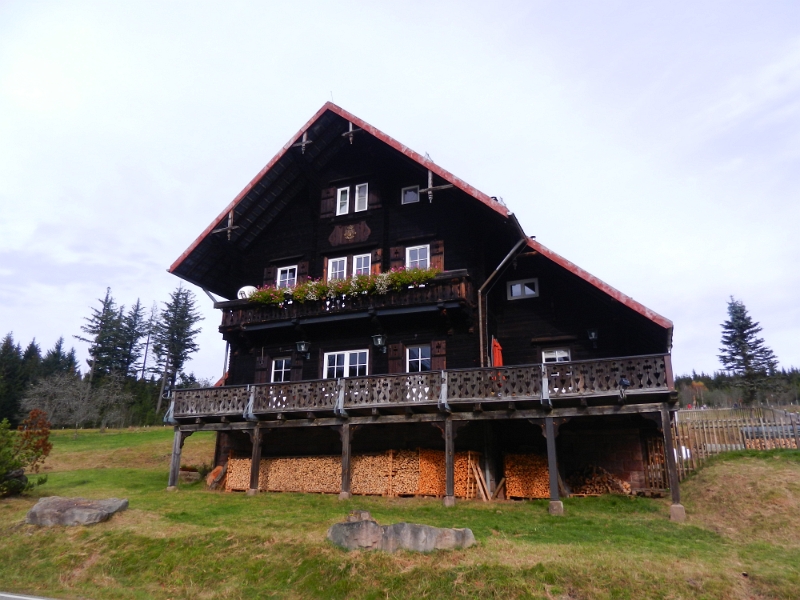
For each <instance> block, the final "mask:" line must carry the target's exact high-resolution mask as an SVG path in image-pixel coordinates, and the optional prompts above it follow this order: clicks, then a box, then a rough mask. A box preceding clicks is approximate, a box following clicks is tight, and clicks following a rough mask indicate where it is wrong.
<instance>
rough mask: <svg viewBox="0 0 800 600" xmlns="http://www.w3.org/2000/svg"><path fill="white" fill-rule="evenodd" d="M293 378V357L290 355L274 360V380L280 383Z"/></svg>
mask: <svg viewBox="0 0 800 600" xmlns="http://www.w3.org/2000/svg"><path fill="white" fill-rule="evenodd" d="M291 378H292V359H291V358H289V357H282V358H276V359H275V360H273V361H272V381H273V382H275V383H280V382H282V381H290V380H291Z"/></svg>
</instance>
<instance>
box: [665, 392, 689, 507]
mask: <svg viewBox="0 0 800 600" xmlns="http://www.w3.org/2000/svg"><path fill="white" fill-rule="evenodd" d="M661 431H662V432H663V433H664V454H665V455H666V456H665V457H664V458H665V459H666V461H667V474H668V475H669V491H670V494H671V495H672V506H670V508H669V518H670V520H672V521H678V522H683V521H685V520H686V509H684V508H683V505H682V504H681V490H680V482H679V481H678V468H677V466H676V464H675V462H676V461H675V444H674V442H673V440H672V423H671V422H670V418H669V410H668V409H667V405H666V404H662V405H661Z"/></svg>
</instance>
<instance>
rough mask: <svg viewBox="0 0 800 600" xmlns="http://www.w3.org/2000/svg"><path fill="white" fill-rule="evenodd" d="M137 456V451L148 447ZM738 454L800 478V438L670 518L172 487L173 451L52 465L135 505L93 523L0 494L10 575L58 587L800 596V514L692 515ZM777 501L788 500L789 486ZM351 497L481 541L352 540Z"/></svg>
mask: <svg viewBox="0 0 800 600" xmlns="http://www.w3.org/2000/svg"><path fill="white" fill-rule="evenodd" d="M59 434H60V432H59ZM164 435H165V434H164V430H161V429H154V430H151V431H145V432H130V433H129V432H123V433H114V434H113V436H108V434H91V435H88V434H87V435H86V436H85V440H84V441H83V442H82V444H83V445H81V439H80V437H79V439H78V440H76V441H75V445H73V446H71V445H70V444H71V443H72V440H69V441H68V440H65V439H60V437H61V436H60V435H59V436H57V438H56V443H55V450H54V453H62V454H63V455H64V456H62V457H61V458H60V459H59V460H62V459H63V463H64V464H69V462H70V461H69V460H67V459H68V457H67V456H66V455H68V454H69V453H70V452H72V453H80V454H81V455H83V454H84V453H86V452H87V451H90V450H91V446H92V444H94V443H96V444H97V452H98V453H99V454H102V453H104V452H105V453H112V454H113V452H115V451H116V450H118V449H120V448H126V449H130V448H132V447H135V446H136V447H138V448H139V450H138V452H139V453H140V454H141V456H143V457H146V458H145V459H143V463H145V464H147V463H148V461H149V460H150V458H149V457H151V456H152V455H153V453H154V451H153V449H152V448H151V445H156V446H158V447H159V448H160V447H161V445H163V443H164V441H165V439H164ZM103 436H107V437H103ZM193 438H194V436H192V438H189V440H188V441H187V445H188V444H189V443H190V442H191V441H192V440H193ZM126 439H127V440H129V442H130V443H129V444H127V445H126ZM87 440H88V442H87ZM148 440H150V441H148ZM166 441H168V439H167V440H166ZM87 443H88V444H89V447H88V448H87V445H86V444H87ZM195 443H197V444H198V446H197V447H198V448H201V447H208V446H209V444H208V440H203V439H199V440H195ZM159 452H160V450H159ZM131 456H133V457H134V458H133V459H132V464H135V463H136V461H135V456H137V454H136V453H135V452H134V453H133V454H131ZM56 458H58V457H56ZM736 469H739V470H740V471H742V472H743V473H745V475H746V477H752V476H753V473H760V472H768V473H769V474H770V476H771V477H775V478H777V477H779V476H780V479H776V480H780V481H784V480H787V478H788V479H789V480H790V481H788V482H787V486H792V485H794V483H795V480H794V479H792V478H796V480H797V481H800V453H798V452H792V451H783V452H774V453H772V454H770V453H753V455H751V454H744V455H742V456H739V457H732V458H726V459H720V460H719V461H715V463H714V464H712V466H710V467H709V468H708V469H706V470H704V471H701V473H700V474H699V475H698V476H696V477H694V478H693V479H692V480H691V481H689V482H688V483H686V484H685V486H684V487H685V495H686V499H687V500H686V505H687V512H688V513H689V515H690V522H689V523H688V524H682V525H678V524H674V523H671V522H670V521H669V520H668V518H667V517H668V504H667V502H666V501H664V500H656V499H644V498H625V497H618V496H607V497H600V498H577V499H568V500H566V501H565V510H566V515H565V516H564V517H551V516H549V515H548V514H547V503H546V502H540V501H538V502H497V503H488V504H486V503H482V502H459V503H458V504H457V505H456V507H455V508H454V509H445V508H444V507H442V506H441V504H440V502H438V501H436V500H432V499H414V498H409V499H384V498H373V497H356V498H354V499H353V500H350V501H346V502H341V501H339V500H338V499H337V498H336V497H335V496H330V495H316V494H288V493H286V494H277V493H276V494H261V495H259V496H256V497H248V496H246V495H244V494H225V493H218V492H209V491H206V490H205V489H203V486H202V484H200V483H197V484H192V485H184V486H182V487H181V489H180V491H179V492H178V493H168V492H166V491H165V487H166V483H167V473H166V461H165V462H164V464H163V466H162V467H159V468H106V469H74V470H65V471H56V472H51V473H50V475H49V481H48V483H47V484H46V485H45V486H43V487H41V488H38V489H37V490H36V494H41V495H55V494H57V495H66V496H84V497H95V498H101V497H110V496H116V497H125V498H128V499H129V502H130V508H129V510H128V511H126V512H124V513H120V514H119V515H116V516H115V517H114V518H113V519H112V520H111V521H109V522H108V523H103V524H99V525H96V526H92V527H71V528H61V527H56V528H36V527H33V526H28V525H25V524H24V523H23V520H24V516H25V513H26V511H27V510H29V508H30V507H31V506H32V505H33V504H34V502H35V500H36V498H35V497H30V498H17V499H6V500H1V501H0V540H2V542H0V590H5V591H17V592H29V593H34V594H37V595H44V596H51V597H56V598H209V599H211V598H226V599H227V598H233V599H237V598H262V597H263V598H268V597H279V598H478V597H480V598H504V599H508V598H608V599H611V598H630V599H636V598H664V599H676V598H750V597H766V598H796V597H797V589H799V588H798V586H799V585H800V568H799V567H798V565H800V526H798V525H797V523H796V522H795V521H793V520H791V519H789V520H788V521H787V523H788V525H787V527H786V528H785V529H786V531H785V532H784V537H786V538H787V539H788V542H787V541H786V540H782V541H777V540H776V541H773V540H771V539H770V538H765V539H756V538H755V537H753V536H751V535H749V534H748V536H745V537H742V536H740V535H735V534H732V533H730V532H728V531H726V530H721V529H719V528H717V527H716V525H715V523H714V522H712V521H708V522H706V521H704V520H703V519H701V518H695V517H694V516H693V515H695V514H698V515H705V514H706V513H708V514H713V510H714V503H718V502H720V499H719V497H718V493H720V492H719V490H723V491H724V489H725V487H724V485H721V484H720V487H719V488H718V487H715V486H717V484H718V483H720V482H724V480H725V479H726V478H729V477H731V475H730V473H735V472H736ZM717 472H718V475H715V473H717ZM704 473H705V475H704ZM787 473H788V475H787ZM715 477H716V479H715ZM787 489H789V488H787ZM709 490H710V491H709ZM712 492H713V494H715V495H713V496H711V495H709V494H712ZM776 502H778V504H776V505H775V506H778V507H780V506H783V504H780V503H781V502H783V503H784V504H785V497H784V496H780V497H779V498H778V500H776ZM355 508H359V509H366V510H369V511H370V512H371V513H372V515H373V516H374V517H375V518H376V519H377V520H378V522H380V523H394V522H399V521H409V522H418V523H427V524H430V525H437V526H446V527H470V528H471V529H472V530H473V532H474V533H475V536H476V538H477V540H478V545H477V546H476V547H474V548H470V549H467V550H461V551H454V552H435V553H431V554H425V555H422V554H412V553H407V552H399V553H396V554H393V555H390V554H385V553H381V552H350V553H348V552H344V551H342V550H340V549H338V548H335V547H333V546H331V545H330V544H328V543H327V542H326V541H325V532H326V530H327V528H328V527H329V526H330V525H331V524H333V523H335V522H337V521H340V520H341V519H342V517H343V516H344V515H345V514H346V513H347V511H349V510H352V509H355ZM788 509H791V510H794V505H789V506H788ZM775 510H777V511H778V513H776V515H777V516H778V517H779V516H780V510H781V509H779V508H778V509H775ZM776 518H777V517H776ZM784 542H786V543H784ZM742 572H747V577H745V576H743V575H742Z"/></svg>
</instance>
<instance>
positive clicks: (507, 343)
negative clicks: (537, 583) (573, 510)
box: [168, 103, 679, 511]
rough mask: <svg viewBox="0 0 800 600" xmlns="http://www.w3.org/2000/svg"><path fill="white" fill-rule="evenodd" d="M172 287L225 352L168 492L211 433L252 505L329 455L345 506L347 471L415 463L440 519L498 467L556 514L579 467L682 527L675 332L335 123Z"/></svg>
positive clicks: (338, 116) (180, 423) (307, 143)
mask: <svg viewBox="0 0 800 600" xmlns="http://www.w3.org/2000/svg"><path fill="white" fill-rule="evenodd" d="M414 269H415V270H416V271H410V273H411V274H412V275H413V273H417V274H419V277H410V278H409V277H406V279H405V280H404V279H403V273H405V274H406V275H408V274H409V271H408V270H414ZM169 270H170V272H171V273H174V274H175V275H177V276H178V277H180V278H182V279H184V280H186V281H188V282H190V283H193V284H195V285H197V286H199V287H201V288H203V289H204V290H206V291H209V292H212V293H214V294H216V295H218V296H221V297H223V298H226V300H225V301H221V302H218V303H217V304H216V307H217V308H219V309H220V310H221V312H222V323H221V325H220V332H221V333H222V336H223V338H224V340H225V341H226V342H227V344H228V345H229V359H228V365H229V367H228V372H227V374H226V377H225V379H224V385H221V386H218V387H214V388H205V389H194V390H176V391H174V392H173V394H172V402H171V406H170V411H169V413H168V420H169V422H170V423H172V424H174V426H175V444H174V449H173V463H172V471H171V473H170V484H169V485H170V486H171V487H174V486H175V485H176V484H177V475H178V473H177V469H178V465H179V464H180V451H181V447H182V445H183V440H184V438H185V437H186V436H188V435H191V433H192V432H194V431H201V430H202V431H207V430H214V431H217V432H219V433H218V436H217V448H216V455H215V463H216V464H217V465H224V464H225V463H226V461H227V460H228V458H229V457H231V456H239V457H248V458H249V457H252V459H253V462H252V474H251V479H250V490H251V491H252V492H253V493H255V491H257V489H258V485H259V483H258V482H259V479H258V478H259V464H260V462H261V460H262V458H264V457H281V456H283V457H286V456H319V455H327V456H331V455H335V456H339V455H341V490H340V491H341V493H342V496H344V497H349V494H350V490H351V481H350V479H351V469H350V457H351V453H353V454H354V455H355V454H358V453H369V452H383V451H387V450H391V449H394V450H402V449H414V448H429V449H437V450H438V451H440V452H442V451H443V456H444V458H443V460H444V462H445V467H444V471H445V479H446V481H445V492H444V500H445V503H446V504H450V503H452V502H453V497H454V487H453V486H454V483H453V478H454V474H453V456H454V453H456V452H459V451H467V450H471V451H475V452H477V453H480V457H481V458H480V472H481V474H482V475H483V476H484V478H485V479H486V487H488V488H489V489H488V491H489V493H492V491H493V489H494V487H495V486H496V485H497V484H498V482H500V480H501V479H502V478H503V477H504V473H503V464H504V462H503V457H504V456H505V455H507V454H510V453H523V454H524V453H536V454H539V455H540V456H543V457H544V456H546V457H547V461H548V462H547V464H548V465H549V471H548V473H549V492H550V499H551V501H552V502H553V504H551V507H552V509H553V511H558V509H559V508H560V502H558V500H559V497H560V493H563V486H559V474H560V475H561V476H562V479H563V478H565V477H566V476H567V475H569V473H570V471H571V470H574V469H577V468H580V467H581V466H582V465H585V464H589V463H591V464H596V465H599V466H602V467H604V468H605V469H607V470H608V471H610V472H612V473H614V474H615V475H616V476H618V477H620V478H623V479H624V480H626V481H628V482H629V483H630V484H631V486H632V487H633V488H634V489H638V490H647V489H654V488H660V489H666V488H667V487H669V488H671V490H672V495H673V501H674V504H676V505H679V496H678V485H677V476H676V472H675V468H674V467H675V465H674V453H673V451H672V448H671V446H672V442H671V436H670V429H669V427H665V426H664V425H665V424H666V423H668V421H669V419H670V418H671V416H670V415H671V411H672V406H673V404H674V401H675V398H676V395H675V393H674V388H673V380H672V372H671V364H670V349H671V344H672V323H671V322H670V321H669V320H668V319H665V318H664V317H661V316H659V315H658V314H656V313H654V312H653V311H651V310H649V309H647V308H646V307H644V306H642V305H641V304H639V303H638V302H636V301H634V300H633V299H631V298H629V297H628V296H625V295H624V294H622V293H620V292H618V291H617V290H615V289H613V288H612V287H610V286H608V285H606V284H605V283H603V282H602V281H600V280H598V279H597V278H595V277H593V276H592V275H590V274H589V273H587V272H586V271H584V270H582V269H580V268H579V267H577V266H576V265H574V264H572V263H571V262H569V261H568V260H566V259H564V258H562V257H561V256H559V255H558V254H556V253H554V252H553V251H551V250H549V249H548V248H546V247H545V246H543V245H542V244H540V243H539V242H537V241H536V240H535V239H533V238H531V237H529V236H528V235H526V234H525V233H524V232H523V230H522V228H521V227H520V224H519V223H518V222H517V219H516V218H515V216H514V215H513V214H512V212H511V211H510V210H509V209H508V208H507V207H506V206H505V205H504V204H503V203H502V202H501V201H499V200H497V199H496V198H494V197H490V196H487V195H486V194H484V193H482V192H480V191H478V190H476V189H475V188H473V187H472V186H470V185H468V184H467V183H465V182H464V181H462V180H461V179H459V178H457V177H455V176H453V175H452V174H450V173H448V172H447V171H445V170H444V169H442V168H440V167H439V166H437V165H435V164H434V163H433V162H432V161H431V160H430V159H429V158H426V157H423V156H420V155H419V154H417V153H416V152H414V151H412V150H411V149H409V148H407V147H406V146H404V145H402V144H401V143H399V142H397V141H395V140H394V139H392V138H390V137H389V136H387V135H386V134H384V133H382V132H381V131H379V130H377V129H376V128H374V127H372V126H371V125H369V124H368V123H365V122H364V121H362V120H361V119H359V118H357V117H356V116H354V115H352V114H350V113H348V112H347V111H345V110H343V109H341V108H340V107H338V106H336V105H334V104H332V103H327V104H325V105H324V106H323V107H322V108H321V109H320V110H319V112H318V113H317V114H315V115H314V116H313V117H312V119H311V120H310V121H309V122H308V123H307V124H306V125H305V126H304V127H303V128H302V129H301V130H300V131H299V132H298V133H297V135H295V136H294V137H293V138H292V140H291V141H290V142H289V143H287V144H286V145H285V146H284V147H283V149H281V151H280V152H279V153H278V155H277V156H275V158H273V159H272V160H271V161H270V162H269V164H267V166H266V167H264V169H263V170H262V171H261V172H260V173H258V174H257V175H256V176H255V178H254V179H253V180H252V181H251V182H250V183H249V184H248V185H247V186H246V187H245V189H244V190H243V191H242V192H241V193H240V194H239V195H238V196H237V197H236V198H235V199H234V200H233V201H232V202H231V203H230V204H229V205H228V206H227V207H226V208H225V209H224V210H223V211H222V213H221V214H220V215H219V216H218V217H217V218H216V219H215V220H214V221H213V222H212V223H211V224H210V225H209V226H208V228H207V229H206V230H205V231H204V232H203V233H202V234H200V236H199V237H198V238H197V239H196V240H195V241H194V242H193V243H192V244H191V246H189V248H188V249H187V250H186V251H185V252H184V253H183V254H182V255H181V256H180V258H179V259H178V260H177V261H176V262H175V263H174V264H173V265H172V266H171V267H170V269H169ZM404 270H406V271H404ZM354 282H355V283H354ZM248 286H252V287H251V288H248ZM243 288H244V289H243ZM252 288H261V290H260V291H259V292H258V293H257V294H256V295H254V296H248V294H249V293H251V292H252V291H253V289H252ZM254 298H258V301H255V300H254ZM356 430H357V433H355V432H356ZM665 447H666V451H665V450H664V448H665ZM654 469H655V470H654ZM659 469H660V470H659ZM655 472H657V473H656V475H653V473H655ZM559 487H562V492H560V491H559Z"/></svg>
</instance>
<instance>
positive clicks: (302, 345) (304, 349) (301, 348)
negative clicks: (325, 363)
mask: <svg viewBox="0 0 800 600" xmlns="http://www.w3.org/2000/svg"><path fill="white" fill-rule="evenodd" d="M294 345H295V348H296V349H297V353H298V354H305V355H306V359H310V358H311V353H310V352H309V351H308V350H309V348H311V344H309V343H308V342H295V344H294Z"/></svg>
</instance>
